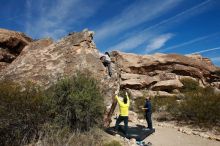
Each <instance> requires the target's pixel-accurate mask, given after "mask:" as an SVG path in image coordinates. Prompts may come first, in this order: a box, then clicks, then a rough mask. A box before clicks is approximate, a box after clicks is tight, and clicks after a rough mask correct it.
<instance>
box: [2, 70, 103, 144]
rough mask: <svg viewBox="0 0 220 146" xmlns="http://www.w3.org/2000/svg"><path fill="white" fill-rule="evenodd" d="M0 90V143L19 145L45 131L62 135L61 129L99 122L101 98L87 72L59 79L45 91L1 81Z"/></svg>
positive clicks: (84, 128)
mask: <svg viewBox="0 0 220 146" xmlns="http://www.w3.org/2000/svg"><path fill="white" fill-rule="evenodd" d="M0 93H1V94H0V145H23V144H26V143H29V142H30V141H34V140H37V139H39V137H44V136H45V134H46V133H48V131H53V132H56V131H57V132H60V134H63V137H66V136H65V131H71V132H73V131H87V130H89V129H90V128H91V127H97V126H100V125H102V119H103V113H104V101H103V100H104V99H103V97H102V95H101V91H100V89H99V87H98V82H97V81H96V80H95V79H94V78H92V77H90V76H89V73H77V75H76V76H74V77H72V78H65V79H62V80H60V81H58V82H57V83H56V84H55V85H53V86H52V87H51V88H49V89H48V90H41V89H40V88H39V87H37V86H35V85H33V84H30V83H28V84H26V85H25V86H20V85H18V84H16V83H13V82H2V83H1V84H0ZM45 125H47V126H46V127H47V128H45ZM69 133H70V132H69ZM67 136H68V135H67Z"/></svg>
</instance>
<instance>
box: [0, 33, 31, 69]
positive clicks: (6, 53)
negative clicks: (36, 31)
mask: <svg viewBox="0 0 220 146" xmlns="http://www.w3.org/2000/svg"><path fill="white" fill-rule="evenodd" d="M32 41H33V40H32V39H31V38H30V37H28V36H26V35H25V34H23V33H20V32H14V31H9V30H5V29H0V71H1V70H2V69H4V68H5V67H6V66H7V65H9V64H10V63H11V62H12V61H13V60H14V59H15V58H16V57H17V56H18V55H19V54H20V52H21V51H22V50H23V48H24V47H25V46H26V45H28V44H29V43H31V42H32Z"/></svg>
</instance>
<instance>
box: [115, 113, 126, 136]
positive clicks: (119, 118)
mask: <svg viewBox="0 0 220 146" xmlns="http://www.w3.org/2000/svg"><path fill="white" fill-rule="evenodd" d="M122 121H124V127H125V128H124V134H125V135H126V134H127V131H128V116H119V117H118V118H117V120H116V123H115V130H118V128H119V124H120V123H121V122H122Z"/></svg>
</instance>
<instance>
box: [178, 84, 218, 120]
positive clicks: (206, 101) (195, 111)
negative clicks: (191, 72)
mask: <svg viewBox="0 0 220 146" xmlns="http://www.w3.org/2000/svg"><path fill="white" fill-rule="evenodd" d="M185 96H186V98H185V100H183V101H182V103H181V104H180V106H179V112H180V115H179V117H181V118H182V119H187V120H193V121H195V122H196V123H201V124H204V123H206V124H208V123H212V124H215V123H218V122H220V113H219V111H220V94H215V93H214V90H213V88H210V87H207V88H204V89H200V90H196V91H193V92H188V93H186V94H185Z"/></svg>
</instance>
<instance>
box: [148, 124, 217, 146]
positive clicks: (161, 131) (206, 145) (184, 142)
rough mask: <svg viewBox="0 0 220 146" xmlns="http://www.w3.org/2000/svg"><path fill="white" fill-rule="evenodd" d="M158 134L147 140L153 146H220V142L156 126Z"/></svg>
mask: <svg viewBox="0 0 220 146" xmlns="http://www.w3.org/2000/svg"><path fill="white" fill-rule="evenodd" d="M155 129H156V132H155V133H154V134H153V135H151V136H149V137H147V138H146V139H145V143H148V142H151V143H152V146H220V142H219V141H216V140H210V139H206V138H202V137H200V136H197V135H187V134H184V133H182V132H179V131H177V129H173V128H168V127H160V126H155Z"/></svg>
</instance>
